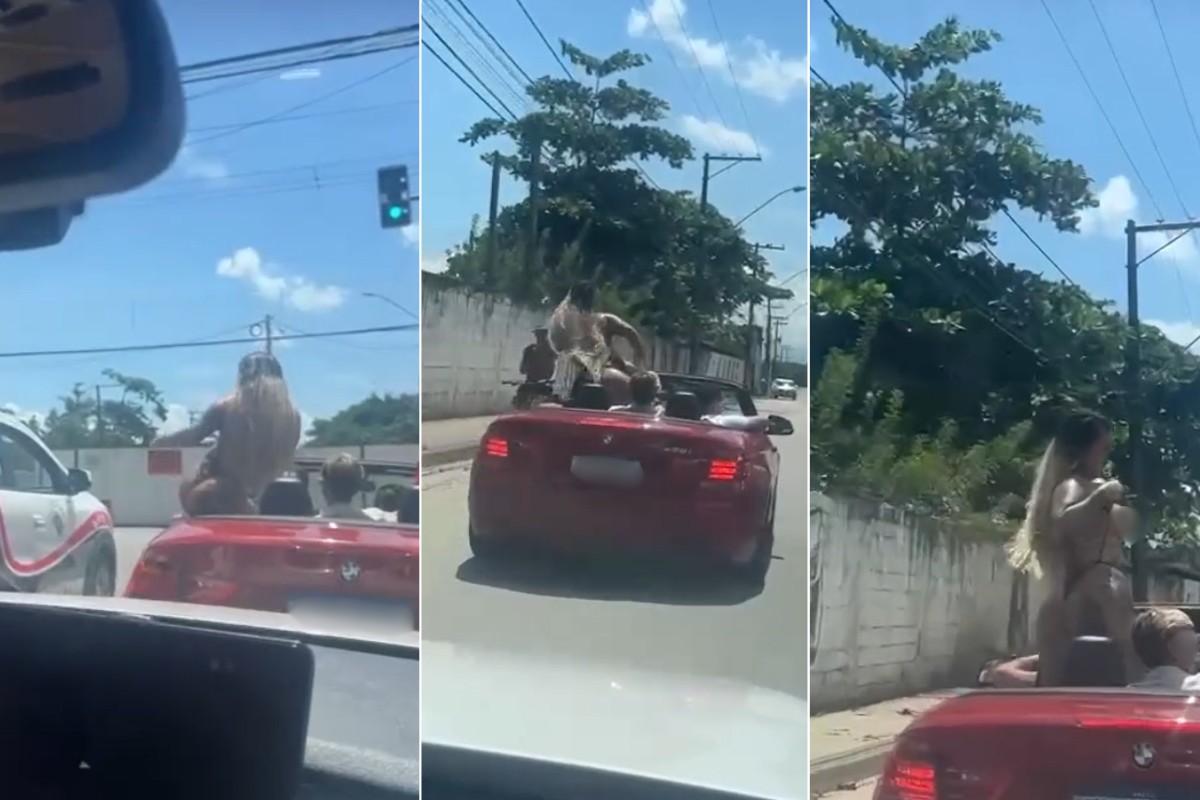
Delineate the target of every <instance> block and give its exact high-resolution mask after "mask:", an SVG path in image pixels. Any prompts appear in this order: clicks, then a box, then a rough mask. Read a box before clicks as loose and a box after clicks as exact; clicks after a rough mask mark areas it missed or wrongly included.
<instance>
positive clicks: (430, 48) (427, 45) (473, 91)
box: [421, 29, 512, 118]
mask: <svg viewBox="0 0 1200 800" xmlns="http://www.w3.org/2000/svg"><path fill="white" fill-rule="evenodd" d="M430 32H431V33H432V32H433V31H432V29H430ZM435 35H436V34H435ZM421 45H422V46H423V47H424V48H425V49H426V50H428V51H429V53H430V54H432V55H433V57H434V58H436V59H437V60H438V61H440V62H441V64H442V66H443V67H445V68H446V71H447V72H449V73H450V74H451V75H453V76H454V77H455V78H457V79H458V82H459V83H461V84H462V85H463V86H465V87H467V89H469V90H470V91H471V94H473V95H475V97H476V98H477V99H478V100H479V102H481V103H483V104H484V105H485V106H487V109H488V110H489V111H491V112H492V114H494V115H495V116H497V117H501V118H503V117H504V115H503V114H501V113H500V112H499V111H497V110H496V107H495V106H493V105H492V104H491V103H489V102H488V101H487V99H486V98H485V97H484V96H483V95H482V94H480V93H479V90H478V89H476V88H475V87H474V86H472V85H471V83H470V81H468V80H467V79H466V78H464V77H463V76H462V75H460V74H459V73H458V71H457V70H455V69H454V67H452V66H450V63H449V62H448V61H446V59H445V58H444V57H443V56H442V54H441V53H439V52H438V51H437V50H435V49H434V47H433V45H431V44H430V43H429V40H428V39H426V38H423V37H422V39H421ZM447 49H451V48H449V47H448V48H447ZM451 51H452V50H451ZM452 52H453V51H452ZM502 105H503V104H502ZM509 113H512V112H509Z"/></svg>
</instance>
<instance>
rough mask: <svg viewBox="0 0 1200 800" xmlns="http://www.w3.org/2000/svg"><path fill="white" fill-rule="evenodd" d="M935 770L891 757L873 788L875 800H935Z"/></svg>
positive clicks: (917, 762) (931, 765)
mask: <svg viewBox="0 0 1200 800" xmlns="http://www.w3.org/2000/svg"><path fill="white" fill-rule="evenodd" d="M937 796H938V792H937V768H936V767H935V766H934V765H933V764H927V763H925V762H923V761H910V760H909V759H907V758H896V757H895V756H893V757H892V758H889V759H888V762H887V764H886V766H885V767H884V770H883V775H882V776H880V779H879V784H878V785H877V786H876V787H875V800H937Z"/></svg>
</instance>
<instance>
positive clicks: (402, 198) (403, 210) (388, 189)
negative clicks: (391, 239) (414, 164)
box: [379, 165, 412, 228]
mask: <svg viewBox="0 0 1200 800" xmlns="http://www.w3.org/2000/svg"><path fill="white" fill-rule="evenodd" d="M409 199H410V195H409V192H408V167H406V166H403V165H400V166H394V167H382V168H381V169H380V170H379V223H380V224H381V225H382V226H383V227H385V228H400V227H403V226H405V225H411V224H412V208H411V207H410V204H409Z"/></svg>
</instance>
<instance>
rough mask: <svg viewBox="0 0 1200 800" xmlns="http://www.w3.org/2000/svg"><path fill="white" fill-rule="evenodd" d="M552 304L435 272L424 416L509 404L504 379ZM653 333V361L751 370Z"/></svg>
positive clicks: (424, 301)
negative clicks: (477, 290) (512, 297)
mask: <svg viewBox="0 0 1200 800" xmlns="http://www.w3.org/2000/svg"><path fill="white" fill-rule="evenodd" d="M551 311H552V309H550V308H540V309H535V308H522V307H519V306H516V305H514V304H512V303H510V302H509V301H507V300H504V299H500V298H496V297H492V296H488V295H480V294H470V293H468V292H467V291H466V290H464V289H461V288H457V287H455V286H453V285H451V284H450V283H449V282H448V280H447V279H446V278H445V277H444V276H434V277H433V278H429V277H428V274H427V275H426V280H425V281H424V283H423V285H422V288H421V419H423V420H434V419H449V418H454V417H479V416H490V415H492V414H499V413H501V412H503V411H506V410H508V409H509V408H510V407H511V402H512V396H513V392H514V390H515V387H513V386H505V385H504V384H503V381H506V380H509V381H516V380H520V378H521V376H520V374H519V373H518V372H517V368H518V367H519V366H520V364H521V351H522V350H523V349H524V348H525V345H527V344H530V343H531V342H532V341H533V333H532V331H533V329H534V328H535V327H537V326H539V325H545V324H546V322H547V320H548V319H549V317H550V312H551ZM645 341H646V343H647V349H648V350H649V356H650V360H651V367H652V368H653V369H656V370H659V371H664V372H691V373H693V374H699V375H708V376H712V377H717V378H724V379H726V380H732V381H737V382H739V383H740V382H742V380H743V378H744V377H745V363H744V361H743V360H742V359H739V358H735V357H733V356H730V355H727V354H724V353H717V352H714V351H711V350H707V349H704V350H702V352H701V353H700V359H699V363H698V364H696V365H694V366H695V368H694V369H693V368H692V367H693V365H690V364H689V363H688V362H689V355H690V352H689V348H688V347H687V346H686V345H683V344H680V343H677V342H670V341H667V340H665V339H660V338H658V337H652V336H645ZM622 345H623V343H621V344H618V347H619V348H622ZM623 354H624V355H625V356H628V355H629V353H628V352H627V351H625V352H623Z"/></svg>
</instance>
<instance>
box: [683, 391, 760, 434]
mask: <svg viewBox="0 0 1200 800" xmlns="http://www.w3.org/2000/svg"><path fill="white" fill-rule="evenodd" d="M696 399H697V400H699V401H700V409H701V411H700V420H701V421H702V422H708V423H711V424H713V425H720V426H721V427H722V428H732V429H734V430H739V431H764V430H766V429H767V425H769V424H770V422H769V421H768V420H767V418H766V417H747V416H746V415H744V414H730V413H728V412H726V411H725V393H724V392H722V391H721V387H720V386H717V385H716V384H713V383H701V384H698V385H697V386H696Z"/></svg>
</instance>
